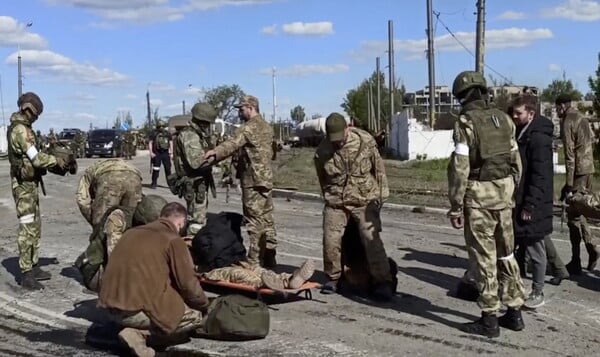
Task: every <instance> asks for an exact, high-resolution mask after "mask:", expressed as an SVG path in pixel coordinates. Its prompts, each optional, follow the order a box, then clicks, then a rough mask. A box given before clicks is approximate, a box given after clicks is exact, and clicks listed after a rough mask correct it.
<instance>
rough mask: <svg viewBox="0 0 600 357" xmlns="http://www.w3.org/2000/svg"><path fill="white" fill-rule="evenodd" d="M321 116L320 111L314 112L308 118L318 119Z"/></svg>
mask: <svg viewBox="0 0 600 357" xmlns="http://www.w3.org/2000/svg"><path fill="white" fill-rule="evenodd" d="M322 117H323V115H321V113H315V114H313V115H311V117H310V118H311V119H319V118H322Z"/></svg>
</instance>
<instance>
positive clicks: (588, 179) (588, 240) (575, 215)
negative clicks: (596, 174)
mask: <svg viewBox="0 0 600 357" xmlns="http://www.w3.org/2000/svg"><path fill="white" fill-rule="evenodd" d="M592 180H593V175H580V176H575V179H574V182H573V188H574V189H575V190H577V191H581V192H583V191H586V192H592ZM567 226H568V227H569V240H570V241H571V252H572V256H573V258H572V259H573V260H576V261H577V260H579V259H580V245H581V241H582V240H583V242H584V243H585V244H590V245H596V242H595V240H594V236H593V235H592V232H591V231H590V226H589V224H588V222H587V219H586V218H585V217H584V216H583V215H582V214H581V213H580V212H578V211H576V210H573V209H567Z"/></svg>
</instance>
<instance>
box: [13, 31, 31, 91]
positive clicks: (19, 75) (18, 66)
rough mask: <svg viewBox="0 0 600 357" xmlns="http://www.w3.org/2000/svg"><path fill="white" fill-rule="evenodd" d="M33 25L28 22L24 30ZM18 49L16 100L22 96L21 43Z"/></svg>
mask: <svg viewBox="0 0 600 357" xmlns="http://www.w3.org/2000/svg"><path fill="white" fill-rule="evenodd" d="M32 25H33V22H31V21H30V22H28V23H27V25H25V28H28V27H31V26H32ZM18 47H19V49H18V54H17V76H18V77H19V78H18V86H19V96H18V98H21V95H22V94H23V74H22V72H21V43H19V46H18Z"/></svg>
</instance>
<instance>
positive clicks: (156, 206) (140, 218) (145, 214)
mask: <svg viewBox="0 0 600 357" xmlns="http://www.w3.org/2000/svg"><path fill="white" fill-rule="evenodd" d="M166 204H167V200H165V199H164V198H162V197H161V196H158V195H144V197H142V200H141V201H140V203H138V205H137V207H136V209H135V212H134V213H133V225H134V226H139V225H142V224H148V223H150V222H152V221H156V220H157V219H158V217H159V216H160V211H161V210H162V209H163V207H164V206H165V205H166Z"/></svg>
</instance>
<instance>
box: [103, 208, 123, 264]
mask: <svg viewBox="0 0 600 357" xmlns="http://www.w3.org/2000/svg"><path fill="white" fill-rule="evenodd" d="M103 229H104V234H105V235H106V256H107V258H108V257H110V254H111V253H112V251H113V249H115V246H116V245H117V243H119V240H121V237H122V236H123V233H125V230H126V229H127V217H125V213H124V212H123V211H122V210H120V209H116V210H114V211H112V212H111V213H110V214H109V215H108V217H106V222H105V223H104V227H103Z"/></svg>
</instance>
